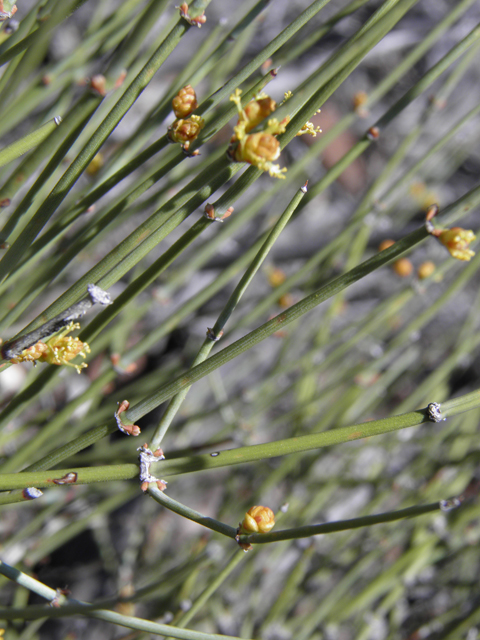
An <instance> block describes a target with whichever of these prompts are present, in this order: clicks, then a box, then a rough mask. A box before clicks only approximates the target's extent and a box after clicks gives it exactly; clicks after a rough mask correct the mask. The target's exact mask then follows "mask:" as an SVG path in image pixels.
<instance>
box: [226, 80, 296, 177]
mask: <svg viewBox="0 0 480 640" xmlns="http://www.w3.org/2000/svg"><path fill="white" fill-rule="evenodd" d="M241 94H242V92H241V91H240V89H237V90H236V91H235V93H234V94H233V95H232V96H230V100H231V101H232V102H234V103H235V104H236V106H237V110H238V122H237V124H236V126H235V127H234V129H233V131H234V135H233V137H232V139H231V141H230V147H229V149H228V155H229V157H230V158H231V159H232V160H233V161H235V162H248V163H249V164H253V165H255V166H256V167H258V168H259V169H261V170H262V171H268V173H269V174H270V175H271V176H272V177H273V178H284V177H285V176H284V175H283V174H284V173H285V172H286V169H280V167H279V165H278V164H273V160H277V158H278V157H279V156H280V143H279V142H278V140H277V138H276V137H275V136H277V135H278V134H279V133H283V132H284V131H285V127H286V125H287V124H288V120H289V118H284V119H283V120H282V121H281V122H279V121H278V120H277V119H276V118H271V119H270V120H268V122H267V126H266V128H265V129H264V130H263V131H259V132H258V133H249V132H250V131H251V130H252V129H254V128H255V127H257V126H258V125H259V124H260V123H261V122H262V121H263V120H264V119H265V118H267V117H268V116H269V115H270V114H271V113H273V111H275V109H276V107H277V104H276V102H275V100H272V99H271V98H269V97H268V96H267V95H265V94H260V95H259V96H257V98H256V99H255V100H252V101H251V102H249V103H248V104H247V105H246V106H245V108H242V101H241V97H240V96H241Z"/></svg>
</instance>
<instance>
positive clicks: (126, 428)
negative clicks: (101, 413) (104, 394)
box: [113, 400, 141, 436]
mask: <svg viewBox="0 0 480 640" xmlns="http://www.w3.org/2000/svg"><path fill="white" fill-rule="evenodd" d="M129 406H130V402H129V401H128V400H122V402H119V403H118V409H117V411H115V413H114V414H113V415H114V417H115V421H116V423H117V427H118V428H119V429H120V431H121V432H122V433H124V434H125V435H127V436H139V435H140V433H141V431H140V427H139V426H138V425H136V424H124V423H123V421H122V419H121V418H120V415H121V414H122V413H123V412H124V411H126V410H127V409H128V408H129Z"/></svg>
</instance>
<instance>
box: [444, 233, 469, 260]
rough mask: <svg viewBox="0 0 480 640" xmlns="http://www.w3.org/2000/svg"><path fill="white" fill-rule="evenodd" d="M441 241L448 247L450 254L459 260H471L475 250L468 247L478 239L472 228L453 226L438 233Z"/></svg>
mask: <svg viewBox="0 0 480 640" xmlns="http://www.w3.org/2000/svg"><path fill="white" fill-rule="evenodd" d="M438 239H439V240H440V242H441V243H442V244H443V245H445V247H447V249H448V250H449V252H450V255H451V256H452V257H454V258H456V259H457V260H467V261H468V260H470V258H471V257H472V256H474V255H475V252H474V251H472V250H471V249H469V248H468V245H469V244H470V243H471V242H473V241H474V240H475V239H476V236H475V234H474V233H473V231H471V230H470V229H462V228H461V227H452V228H451V229H445V230H444V231H442V232H441V233H440V234H439V235H438Z"/></svg>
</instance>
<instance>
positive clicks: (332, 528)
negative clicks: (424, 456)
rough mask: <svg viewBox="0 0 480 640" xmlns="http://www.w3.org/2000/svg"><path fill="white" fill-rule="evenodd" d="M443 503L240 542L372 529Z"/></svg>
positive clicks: (258, 535)
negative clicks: (364, 528) (375, 525)
mask: <svg viewBox="0 0 480 640" xmlns="http://www.w3.org/2000/svg"><path fill="white" fill-rule="evenodd" d="M440 510H441V503H440V502H433V503H432V504H426V505H422V506H416V507H409V508H408V509H400V510H399V511H387V512H386V513H379V514H376V515H373V516H363V517H361V518H352V519H350V520H339V521H338V522H325V523H324V524H313V525H309V526H305V527H295V528H293V529H284V530H283V531H271V532H270V533H251V534H249V535H240V536H239V542H241V543H246V544H266V543H269V542H280V541H281V540H297V539H299V538H309V537H310V536H318V535H324V534H326V533H336V532H337V531H349V530H350V529H358V528H360V527H370V526H372V525H373V524H381V523H383V522H395V521H397V520H404V519H405V518H415V517H418V516H423V515H425V514H426V513H432V511H440Z"/></svg>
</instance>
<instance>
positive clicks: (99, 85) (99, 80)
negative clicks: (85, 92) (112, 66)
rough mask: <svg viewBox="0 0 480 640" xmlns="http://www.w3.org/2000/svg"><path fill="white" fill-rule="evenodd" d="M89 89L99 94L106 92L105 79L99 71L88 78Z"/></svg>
mask: <svg viewBox="0 0 480 640" xmlns="http://www.w3.org/2000/svg"><path fill="white" fill-rule="evenodd" d="M90 89H91V90H92V91H94V92H95V93H98V94H99V95H101V96H104V95H106V93H107V80H106V78H105V76H102V75H101V74H100V73H99V74H97V75H96V76H93V78H92V79H91V80H90Z"/></svg>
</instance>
